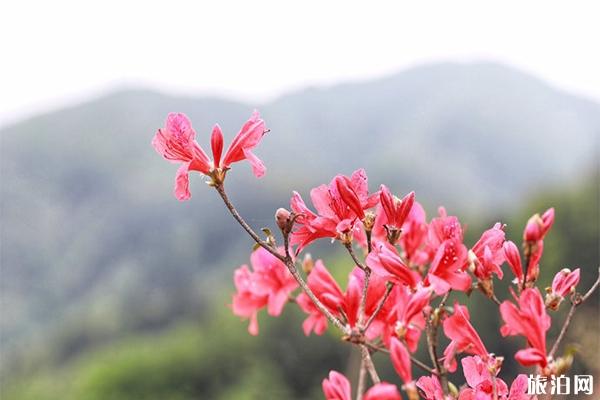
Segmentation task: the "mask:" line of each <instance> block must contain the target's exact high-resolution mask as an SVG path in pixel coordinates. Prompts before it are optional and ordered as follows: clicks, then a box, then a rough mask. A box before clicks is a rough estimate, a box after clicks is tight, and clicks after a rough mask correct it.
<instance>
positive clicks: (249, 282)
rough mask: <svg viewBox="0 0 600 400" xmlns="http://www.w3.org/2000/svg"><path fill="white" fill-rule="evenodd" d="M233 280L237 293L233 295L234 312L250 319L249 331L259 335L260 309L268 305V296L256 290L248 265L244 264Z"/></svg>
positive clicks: (236, 271) (235, 273)
mask: <svg viewBox="0 0 600 400" xmlns="http://www.w3.org/2000/svg"><path fill="white" fill-rule="evenodd" d="M233 282H234V284H235V288H236V290H237V293H236V294H234V295H233V304H232V308H233V313H234V314H235V315H237V316H238V317H242V318H246V319H250V325H249V326H248V332H250V334H251V335H254V336H256V335H258V319H257V314H258V311H259V310H260V309H261V308H263V307H264V306H266V305H267V302H268V301H269V298H268V296H266V295H264V294H257V293H256V291H255V285H254V281H253V279H252V272H250V270H249V269H248V266H247V265H242V266H241V267H240V268H238V269H236V270H235V272H234V274H233Z"/></svg>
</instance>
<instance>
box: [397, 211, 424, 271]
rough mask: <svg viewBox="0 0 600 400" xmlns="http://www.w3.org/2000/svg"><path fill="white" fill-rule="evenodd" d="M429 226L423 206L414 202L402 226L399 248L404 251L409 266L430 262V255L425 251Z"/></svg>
mask: <svg viewBox="0 0 600 400" xmlns="http://www.w3.org/2000/svg"><path fill="white" fill-rule="evenodd" d="M428 232H429V226H428V224H427V219H426V214H425V210H424V209H423V206H422V205H421V204H420V203H419V202H417V201H414V202H413V205H412V207H411V209H410V212H409V213H408V216H407V217H406V220H405V221H404V225H402V235H401V236H400V246H401V247H402V249H404V253H405V255H406V257H405V258H406V260H407V262H408V264H409V265H411V266H413V265H419V266H423V265H425V264H427V262H429V261H430V255H429V253H428V252H427V250H426V246H425V245H426V242H427V235H428Z"/></svg>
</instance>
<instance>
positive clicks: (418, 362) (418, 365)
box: [365, 342, 439, 375]
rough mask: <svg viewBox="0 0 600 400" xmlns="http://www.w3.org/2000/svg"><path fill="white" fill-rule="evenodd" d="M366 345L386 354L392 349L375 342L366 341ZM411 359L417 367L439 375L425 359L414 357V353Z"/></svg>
mask: <svg viewBox="0 0 600 400" xmlns="http://www.w3.org/2000/svg"><path fill="white" fill-rule="evenodd" d="M365 345H366V346H367V347H369V348H370V349H371V350H373V351H380V352H382V353H385V354H390V351H389V350H388V349H386V348H385V347H379V346H377V345H374V344H372V343H368V342H365ZM410 361H411V362H412V363H413V364H414V365H416V366H417V367H419V368H421V369H422V370H423V371H425V372H428V373H430V374H432V375H439V374H438V373H437V371H435V370H434V369H433V368H431V367H430V366H428V365H427V364H425V363H424V362H423V361H421V360H419V359H417V358H415V357H414V356H412V355H411V356H410Z"/></svg>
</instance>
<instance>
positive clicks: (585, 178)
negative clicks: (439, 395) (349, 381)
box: [0, 1, 600, 400]
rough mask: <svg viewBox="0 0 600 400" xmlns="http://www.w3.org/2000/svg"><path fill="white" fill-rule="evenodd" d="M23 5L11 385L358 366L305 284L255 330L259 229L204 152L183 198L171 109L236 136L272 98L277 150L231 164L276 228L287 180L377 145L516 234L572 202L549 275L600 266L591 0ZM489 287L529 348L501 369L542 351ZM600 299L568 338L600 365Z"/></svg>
mask: <svg viewBox="0 0 600 400" xmlns="http://www.w3.org/2000/svg"><path fill="white" fill-rule="evenodd" d="M3 9H4V10H3V12H2V13H0V14H1V17H0V18H2V21H0V22H1V23H0V30H1V32H0V33H1V34H0V40H1V41H2V46H3V49H5V50H6V51H5V55H7V57H6V58H4V61H3V62H2V68H3V69H2V73H1V74H0V82H1V86H2V90H1V91H0V105H1V106H2V107H1V113H0V140H1V159H0V167H1V186H0V194H1V204H0V218H1V219H0V223H1V231H0V234H1V236H0V239H1V253H0V262H1V279H0V296H1V303H0V328H1V336H0V361H1V364H0V394H1V397H2V399H6V400H25V399H27V400H29V399H31V400H54V399H61V400H71V399H73V400H82V399H83V400H87V399H89V400H96V399H97V400H107V399H111V400H125V399H161V400H167V399H171V400H183V399H186V400H187V399H223V400H225V399H233V400H238V399H239V400H242V399H318V398H321V397H322V395H321V389H320V382H321V380H322V379H323V377H325V375H326V374H327V372H328V371H329V370H330V369H337V370H339V371H343V372H347V373H348V374H349V376H356V369H357V366H358V358H357V354H354V353H353V352H352V351H351V349H350V346H348V345H346V344H344V343H341V342H340V340H339V338H338V336H337V335H336V333H335V332H333V331H332V332H330V333H329V334H326V335H324V336H322V337H314V336H312V337H310V338H306V337H305V336H304V335H303V334H302V331H301V322H302V319H303V315H302V314H301V313H300V312H299V311H298V310H297V309H296V308H295V307H294V306H288V307H287V309H286V312H285V313H284V316H283V317H281V318H277V319H274V318H270V317H267V316H266V315H261V317H260V325H261V332H260V335H259V336H258V337H251V336H250V335H248V333H247V331H246V327H247V324H246V322H242V321H240V320H239V319H238V318H236V317H235V316H233V315H232V314H231V310H230V308H229V306H228V304H229V303H230V301H231V295H232V293H233V291H234V288H233V283H232V279H231V278H232V274H233V270H234V269H235V268H237V267H238V266H239V265H241V264H244V263H247V262H248V258H249V253H250V251H251V248H252V243H251V241H250V240H249V238H248V237H246V236H245V235H244V234H243V232H242V230H241V229H240V228H239V227H238V226H237V225H236V224H235V223H234V221H233V220H232V219H231V218H230V217H229V215H228V214H227V213H226V210H225V209H224V207H223V206H222V205H221V204H220V203H219V201H218V198H217V196H216V194H215V193H213V191H211V190H210V188H209V187H207V186H206V185H205V184H204V182H203V179H202V178H201V177H200V176H194V177H193V178H192V184H191V185H192V188H191V189H192V193H193V198H192V199H191V200H190V201H188V202H185V203H180V202H178V201H177V200H175V199H174V197H173V195H172V185H173V178H174V173H175V168H174V167H173V166H172V165H170V164H168V163H166V162H164V160H162V159H161V158H160V157H159V156H158V155H157V154H156V153H155V152H154V150H153V149H152V148H151V146H150V140H151V138H152V136H153V134H154V132H155V131H156V129H157V128H159V127H161V126H162V125H163V123H164V118H165V116H166V114H167V113H168V112H170V111H181V112H185V113H186V114H188V115H189V116H190V118H191V119H192V121H193V124H194V127H195V129H196V131H197V132H198V141H199V142H200V143H201V144H202V145H207V144H208V141H209V139H208V138H209V132H210V129H211V127H212V124H214V123H215V122H219V123H220V124H221V126H222V127H223V128H224V131H225V134H226V136H227V137H228V138H231V137H233V135H234V134H235V133H236V132H237V129H238V128H239V126H241V124H242V123H243V122H244V121H245V120H246V119H247V118H248V116H249V115H250V113H251V111H252V110H253V109H255V108H256V109H259V110H260V112H261V113H262V115H263V117H264V119H265V120H266V122H267V125H268V127H269V128H270V129H271V132H270V133H269V134H268V136H267V137H266V138H265V139H264V140H263V142H262V143H261V145H260V147H259V148H258V149H257V154H258V155H259V156H260V157H261V158H262V159H263V160H264V162H265V164H266V165H267V168H268V171H267V175H266V176H265V177H264V178H263V179H260V180H257V179H255V178H254V177H253V176H252V175H251V173H250V170H249V167H248V166H247V165H241V164H240V165H236V166H235V168H234V170H233V171H232V172H231V173H230V175H229V176H228V187H229V191H230V195H231V197H232V199H233V201H234V202H235V203H236V204H237V205H238V207H239V210H240V211H241V213H242V214H243V215H245V216H246V218H247V220H248V221H249V223H250V224H251V225H253V226H254V227H255V228H257V229H258V228H261V227H264V226H271V227H272V226H273V221H272V216H273V213H274V210H275V209H276V208H277V207H281V206H284V207H285V206H287V205H288V202H289V197H290V194H291V191H292V190H298V191H300V192H301V193H303V194H304V195H307V194H308V190H309V189H310V188H311V187H314V186H316V185H318V184H320V183H324V182H328V181H329V180H330V178H331V177H332V176H333V175H335V174H336V173H345V174H349V173H351V172H352V171H353V170H354V169H356V168H359V167H364V168H365V169H366V170H367V173H368V175H369V178H370V186H371V188H372V189H375V188H376V187H377V186H378V185H379V184H381V183H385V184H387V185H388V186H389V187H390V188H392V190H393V191H394V192H396V193H400V194H401V193H406V192H408V191H410V190H415V191H416V193H417V199H418V200H419V201H420V202H422V203H423V204H424V205H425V207H426V209H427V211H428V216H429V217H431V216H433V215H434V214H435V213H436V209H437V207H438V206H439V205H445V206H446V207H447V209H448V211H449V212H450V213H451V214H454V215H458V216H459V217H460V218H461V221H462V222H463V223H464V224H465V225H466V232H467V239H466V242H467V244H473V243H474V242H475V241H476V240H477V238H478V234H479V233H480V232H481V231H482V230H483V229H486V228H487V227H489V226H491V225H492V224H493V223H494V222H496V221H502V222H504V223H506V224H507V232H508V237H509V238H511V239H512V240H514V241H516V242H519V241H520V237H521V231H522V229H523V227H524V224H525V222H526V220H527V218H528V217H529V216H530V215H531V214H533V213H535V212H541V211H543V210H545V209H546V208H548V207H550V206H554V207H555V208H556V223H555V226H554V228H553V230H552V232H551V233H550V234H549V236H548V238H547V242H546V248H545V256H544V258H543V262H542V267H541V268H542V277H541V279H540V281H541V282H540V286H541V287H542V288H543V287H545V286H547V285H548V284H549V281H550V279H551V277H552V276H553V275H554V273H555V272H556V271H558V270H559V269H561V268H563V267H571V268H573V267H581V269H582V280H581V287H582V289H583V288H587V287H589V285H590V284H591V282H592V281H593V280H594V279H595V276H596V274H597V272H596V271H597V268H598V265H599V264H600V261H599V248H598V243H599V223H600V215H599V209H600V203H599V193H600V188H599V182H600V174H599V163H598V160H599V158H598V156H599V153H600V151H599V147H598V144H599V139H598V138H599V136H600V78H599V75H598V71H600V57H599V56H598V52H597V51H596V50H595V49H596V48H597V43H594V42H595V41H596V40H597V38H598V37H600V31H599V28H598V26H597V23H596V22H595V21H594V16H595V15H597V13H594V11H595V10H594V3H593V2H589V3H585V2H582V3H577V4H571V5H569V6H567V5H566V3H563V4H560V3H558V4H554V3H552V2H535V1H534V2H527V4H522V2H511V1H508V2H501V3H500V2H498V3H496V4H490V3H488V4H480V2H471V1H458V2H452V3H451V4H450V3H449V4H438V3H435V2H420V3H419V5H416V4H410V3H408V2H407V3H402V2H400V3H393V4H392V3H383V2H382V3H381V4H379V3H373V4H372V5H370V6H369V7H367V6H366V4H357V5H353V4H351V3H348V2H337V1H335V2H327V3H326V4H321V3H318V2H310V1H309V2H303V3H287V2H268V1H259V2H248V3H246V2H230V1H226V2H222V3H219V4H213V5H210V6H209V5H206V4H194V3H192V2H180V1H177V2H169V3H162V4H158V3H156V4H155V3H152V4H148V2H139V3H138V2H127V3H126V4H121V3H118V2H110V1H108V2H102V3H101V4H100V3H98V4H90V3H86V4H84V3H83V2H79V3H78V2H68V1H58V2H50V3H41V2H39V3H35V2H19V3H16V2H13V3H12V4H9V5H3ZM339 250H340V249H339V248H338V246H336V245H335V244H333V245H332V244H331V243H329V242H328V241H324V242H323V243H320V244H319V246H317V247H316V248H315V249H314V251H312V253H313V256H314V257H315V258H322V259H323V260H324V261H325V263H326V264H327V265H328V267H330V268H331V269H332V270H333V271H334V273H335V275H336V276H337V277H339V278H340V280H341V281H342V282H344V281H345V277H346V276H347V274H348V273H349V271H350V268H351V263H350V262H349V260H348V259H347V256H346V255H345V254H343V253H341V252H340V251H339ZM506 276H507V278H510V273H508V269H507V274H506ZM507 278H505V282H504V283H502V284H499V287H500V288H502V287H505V286H506V284H507V282H506V281H508V279H507ZM503 285H504V286H503ZM500 293H503V292H500ZM504 293H505V292H504ZM504 293H503V294H502V295H500V297H501V298H506V297H507V295H504ZM461 299H462V300H464V298H462V297H461ZM471 304H472V314H473V315H474V316H473V320H474V321H476V322H475V323H474V324H475V326H476V328H477V329H478V330H479V331H480V332H481V333H482V337H484V340H485V342H486V345H487V346H488V348H489V349H491V350H492V351H495V352H497V353H506V354H508V355H509V357H507V359H506V361H505V367H504V369H503V372H502V374H503V376H504V377H506V378H507V379H511V378H512V377H513V376H514V375H515V374H516V373H517V372H518V371H525V372H532V371H527V370H521V369H519V367H518V366H517V365H516V363H515V362H514V360H513V359H512V357H511V355H512V354H513V353H514V352H515V351H516V350H517V349H518V348H519V347H520V346H522V344H523V343H522V339H515V338H512V339H508V340H500V338H499V334H498V329H499V326H500V324H501V321H500V317H499V315H498V312H497V309H496V307H495V306H494V305H493V304H491V302H488V301H486V300H485V299H484V298H483V297H482V296H481V295H480V294H479V293H473V295H472V298H471ZM563 308H564V307H563ZM563 311H564V310H563ZM598 311H599V309H598V296H594V298H593V299H591V301H590V302H589V304H586V306H584V307H582V308H581V309H580V310H578V312H577V315H576V317H575V320H574V323H573V325H572V327H571V329H570V332H569V336H568V338H567V341H566V342H567V343H569V344H570V347H571V348H572V349H573V350H574V351H577V352H578V354H577V356H576V361H575V365H574V369H573V371H572V374H574V373H575V372H578V373H582V374H593V375H594V377H595V378H596V381H599V380H600V369H599V366H598V360H597V353H598V350H599V349H600V347H599V335H598V329H599V328H600V326H599V324H598ZM563 319H564V313H563V312H559V313H557V314H556V315H554V322H553V328H552V331H551V336H552V335H555V334H556V331H557V327H558V326H560V325H561V323H562V321H563ZM423 358H424V357H423ZM376 363H377V364H378V368H379V369H380V370H381V371H382V373H383V375H384V376H385V377H386V379H388V380H390V381H392V382H396V383H398V382H399V381H398V378H397V377H396V376H395V374H394V373H393V371H392V369H391V367H390V365H389V362H388V361H387V360H386V359H385V358H379V357H376ZM415 372H416V371H415ZM459 381H460V380H459ZM598 390H600V388H598V387H596V393H597V392H598Z"/></svg>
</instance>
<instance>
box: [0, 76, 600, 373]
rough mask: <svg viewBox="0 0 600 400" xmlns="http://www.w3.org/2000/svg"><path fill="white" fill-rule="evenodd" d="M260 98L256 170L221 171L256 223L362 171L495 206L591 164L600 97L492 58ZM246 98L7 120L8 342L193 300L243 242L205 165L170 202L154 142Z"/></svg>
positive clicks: (124, 102)
mask: <svg viewBox="0 0 600 400" xmlns="http://www.w3.org/2000/svg"><path fill="white" fill-rule="evenodd" d="M258 108H259V109H260V111H261V113H262V115H263V116H264V118H265V120H266V121H267V125H268V127H269V128H270V129H271V132H270V133H269V134H268V136H267V137H266V138H265V139H264V141H263V143H261V145H260V147H259V148H258V150H257V154H258V155H259V156H260V157H261V158H262V159H263V160H264V161H265V164H266V165H267V167H268V168H269V169H268V171H267V176H266V177H265V178H263V179H262V180H256V179H254V178H253V176H252V175H251V173H250V171H249V167H248V166H247V165H236V166H235V168H234V170H233V171H232V173H231V174H230V175H229V177H228V182H227V183H228V186H229V187H230V188H231V194H232V198H233V201H234V202H236V203H238V205H239V209H240V211H241V212H242V214H244V215H247V216H248V221H249V222H250V223H251V224H252V225H254V226H256V227H257V228H260V227H262V226H266V225H269V224H271V220H272V214H273V210H274V209H275V208H276V207H279V206H286V204H287V203H288V199H289V194H290V192H291V191H292V190H293V189H299V190H301V191H302V192H303V193H304V194H305V197H308V189H309V188H310V187H313V186H316V185H317V184H320V183H323V182H326V181H328V180H329V179H330V178H331V177H332V176H333V175H334V174H336V173H339V172H342V173H346V174H348V173H350V172H352V171H353V170H354V169H356V168H358V167H364V168H366V170H367V172H368V174H369V176H370V178H371V187H372V188H373V189H374V188H376V187H377V186H378V185H379V184H380V183H383V182H385V183H386V184H388V185H389V186H390V187H391V188H392V189H393V190H394V191H396V192H397V193H405V192H407V191H409V190H416V192H417V196H418V198H419V199H420V200H422V201H423V202H424V203H425V204H426V205H428V206H429V209H433V207H434V206H437V205H439V204H445V205H447V206H449V208H451V209H452V210H453V211H456V212H457V213H463V215H464V214H467V215H485V214H487V215H489V214H492V213H494V212H495V211H497V210H501V209H504V210H506V209H507V208H508V209H510V208H515V207H518V206H519V205H520V202H521V201H522V199H523V198H524V197H525V196H527V195H528V193H530V192H532V191H534V190H536V189H538V188H540V187H544V186H547V185H571V184H572V183H573V182H574V181H577V180H578V176H579V175H580V174H581V171H583V170H585V171H587V170H589V166H590V164H592V163H597V161H596V160H597V156H598V137H599V133H600V105H599V104H597V103H595V102H592V101H590V100H587V99H583V98H579V97H576V96H573V95H570V94H568V93H565V92H563V91H561V90H558V89H556V88H553V87H550V86H548V85H547V84H546V83H544V82H542V81H540V80H538V79H537V78H535V77H533V76H530V75H527V74H524V73H522V72H520V71H518V70H514V69H511V68H507V67H504V66H501V65H495V64H465V65H463V64H434V65H427V66H422V67H418V68H414V69H411V70H407V71H404V72H402V73H399V74H397V75H394V76H390V77H388V78H385V79H379V80H375V81H369V82H362V83H351V84H344V85H337V86H332V87H328V88H313V89H307V90H304V91H300V92H296V93H292V94H289V95H286V96H283V97H281V98H279V99H276V100H275V101H272V102H270V103H268V104H263V105H261V106H260V107H258ZM252 109H253V107H252V106H251V105H248V104H242V103H239V102H232V101H226V100H222V99H217V98H192V97H173V96H166V95H162V94H159V93H155V92H149V91H143V90H127V91H121V92H117V93H113V94H110V95H108V96H105V97H103V98H100V99H96V100H93V101H90V102H88V103H85V104H81V105H78V106H74V107H71V108H68V109H64V110H61V111H58V112H53V113H49V114H46V115H42V116H39V117H35V118H32V119H29V120H27V121H24V122H22V123H19V124H16V125H13V126H10V127H6V128H4V129H2V131H1V132H0V138H1V140H2V143H1V144H2V147H1V149H2V157H1V160H0V163H1V164H0V166H1V174H2V175H1V181H2V185H1V188H0V194H1V200H2V204H1V213H0V216H1V237H2V252H1V267H2V279H1V280H0V292H1V296H2V298H1V305H0V318H1V321H0V322H1V327H2V337H1V341H0V345H1V346H2V348H3V349H4V351H8V352H10V353H11V354H12V353H14V354H17V353H19V352H20V351H21V350H22V348H25V349H29V348H30V347H31V346H32V343H35V338H40V340H41V341H42V342H43V340H44V339H45V338H46V337H47V336H48V335H49V334H50V333H49V332H59V333H58V334H60V332H67V331H71V330H70V328H69V327H73V326H76V327H77V329H78V332H79V333H78V334H77V337H76V339H74V338H72V337H65V338H63V339H64V341H65V342H67V343H69V352H72V353H76V352H78V351H79V349H81V348H85V347H86V346H87V344H88V343H90V342H97V341H102V340H109V338H110V337H112V335H114V334H116V333H118V332H121V331H123V330H128V329H133V330H135V329H153V328H155V327H161V326H164V324H166V323H168V322H169V321H171V320H173V319H174V318H176V317H177V316H178V315H181V314H187V315H189V314H193V313H201V312H202V310H203V307H205V306H206V304H207V299H208V298H210V297H211V295H212V294H213V293H214V292H215V291H219V290H221V287H220V286H219V285H214V284H213V283H214V282H215V281H216V280H218V279H220V277H222V276H224V275H230V274H232V272H233V268H234V267H235V266H237V265H239V264H242V263H244V262H247V253H248V250H249V249H250V246H251V244H250V242H249V241H248V240H247V239H246V238H245V237H244V236H243V234H242V232H241V231H240V229H239V228H238V227H237V226H236V225H235V224H234V223H233V222H232V221H231V220H230V218H229V217H228V215H227V214H226V211H225V210H224V208H223V207H222V206H220V205H219V202H218V199H217V197H216V196H215V194H214V193H212V192H211V190H210V189H209V188H208V187H206V185H204V184H203V182H202V181H203V180H202V178H201V177H200V176H196V177H194V179H192V185H191V186H192V187H191V190H192V194H193V198H192V200H191V201H189V202H186V203H179V202H177V201H176V200H175V199H174V198H173V196H172V193H171V191H172V185H173V178H174V174H175V170H176V168H175V167H174V166H173V165H170V164H168V163H166V162H164V160H162V159H161V158H160V157H159V156H158V155H157V154H155V153H154V151H153V149H152V148H151V146H150V140H151V138H152V136H153V134H154V132H155V131H156V129H157V128H158V127H160V126H162V124H163V122H164V118H165V116H166V114H167V113H168V112H170V111H181V112H185V113H186V114H188V115H189V116H190V118H191V119H192V121H193V123H194V127H195V129H196V131H197V132H198V141H199V142H200V144H201V145H204V146H207V145H208V142H209V133H210V129H211V127H212V124H213V123H215V122H219V123H220V124H221V126H222V127H223V129H224V132H225V133H226V136H227V137H228V138H229V139H230V138H231V137H232V136H233V135H234V134H235V132H237V129H239V126H241V124H242V123H243V122H244V121H245V119H247V118H248V116H249V115H250V112H251V111H252ZM219 267H222V268H219ZM215 271H216V272H215ZM97 321H101V326H98V325H97V324H98V322H97ZM21 362H25V361H21Z"/></svg>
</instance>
